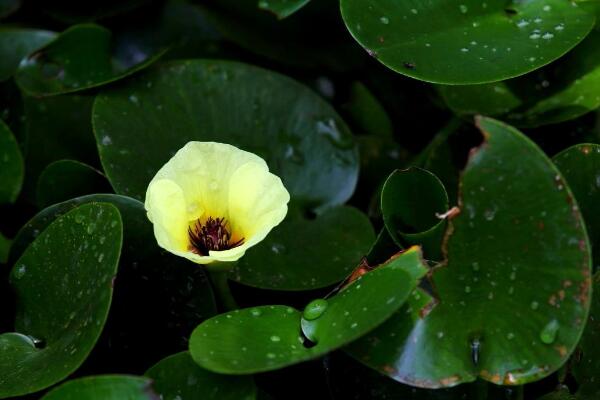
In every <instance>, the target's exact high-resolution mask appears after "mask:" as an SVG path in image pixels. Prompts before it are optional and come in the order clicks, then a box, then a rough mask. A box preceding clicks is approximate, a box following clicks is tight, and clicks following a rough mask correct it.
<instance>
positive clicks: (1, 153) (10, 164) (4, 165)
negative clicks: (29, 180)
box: [0, 120, 25, 204]
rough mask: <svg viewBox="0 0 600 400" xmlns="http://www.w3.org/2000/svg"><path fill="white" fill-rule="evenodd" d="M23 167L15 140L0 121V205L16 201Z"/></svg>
mask: <svg viewBox="0 0 600 400" xmlns="http://www.w3.org/2000/svg"><path fill="white" fill-rule="evenodd" d="M24 167H25V166H24V165H23V156H22V155H21V149H20V148H19V144H18V143H17V140H16V139H15V137H14V136H13V134H12V132H11V131H10V129H9V128H8V126H7V125H6V124H5V123H4V122H3V121H2V120H0V182H1V184H0V204H5V203H13V202H15V201H16V200H17V197H18V196H19V193H20V192H21V185H22V184H23V173H24V171H23V170H24Z"/></svg>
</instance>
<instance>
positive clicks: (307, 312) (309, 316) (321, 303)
mask: <svg viewBox="0 0 600 400" xmlns="http://www.w3.org/2000/svg"><path fill="white" fill-rule="evenodd" d="M328 305H329V304H328V303H327V300H325V299H316V300H313V301H311V302H310V303H308V305H307V306H306V308H304V312H303V313H302V317H303V318H304V319H305V320H307V321H313V320H315V319H317V318H319V317H320V316H321V315H323V313H324V312H325V310H327V306H328Z"/></svg>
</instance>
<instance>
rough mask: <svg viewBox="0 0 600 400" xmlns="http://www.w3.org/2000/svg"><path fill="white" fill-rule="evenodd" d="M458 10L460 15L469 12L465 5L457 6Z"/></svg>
mask: <svg viewBox="0 0 600 400" xmlns="http://www.w3.org/2000/svg"><path fill="white" fill-rule="evenodd" d="M458 9H459V10H460V12H461V13H463V14H466V13H467V12H468V11H469V8H468V7H467V6H466V5H464V4H461V5H459V6H458Z"/></svg>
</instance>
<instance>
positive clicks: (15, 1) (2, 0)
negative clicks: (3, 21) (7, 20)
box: [0, 0, 21, 18]
mask: <svg viewBox="0 0 600 400" xmlns="http://www.w3.org/2000/svg"><path fill="white" fill-rule="evenodd" d="M19 7H21V0H0V18H4V17H6V16H8V15H10V14H12V13H14V12H15V11H17V10H18V9H19Z"/></svg>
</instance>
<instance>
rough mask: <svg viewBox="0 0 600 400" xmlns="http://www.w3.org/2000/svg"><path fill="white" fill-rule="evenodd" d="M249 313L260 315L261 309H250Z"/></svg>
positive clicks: (254, 315) (255, 315)
mask: <svg viewBox="0 0 600 400" xmlns="http://www.w3.org/2000/svg"><path fill="white" fill-rule="evenodd" d="M250 314H252V316H253V317H260V316H261V315H262V311H260V310H259V309H256V308H255V309H253V310H252V311H250Z"/></svg>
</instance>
